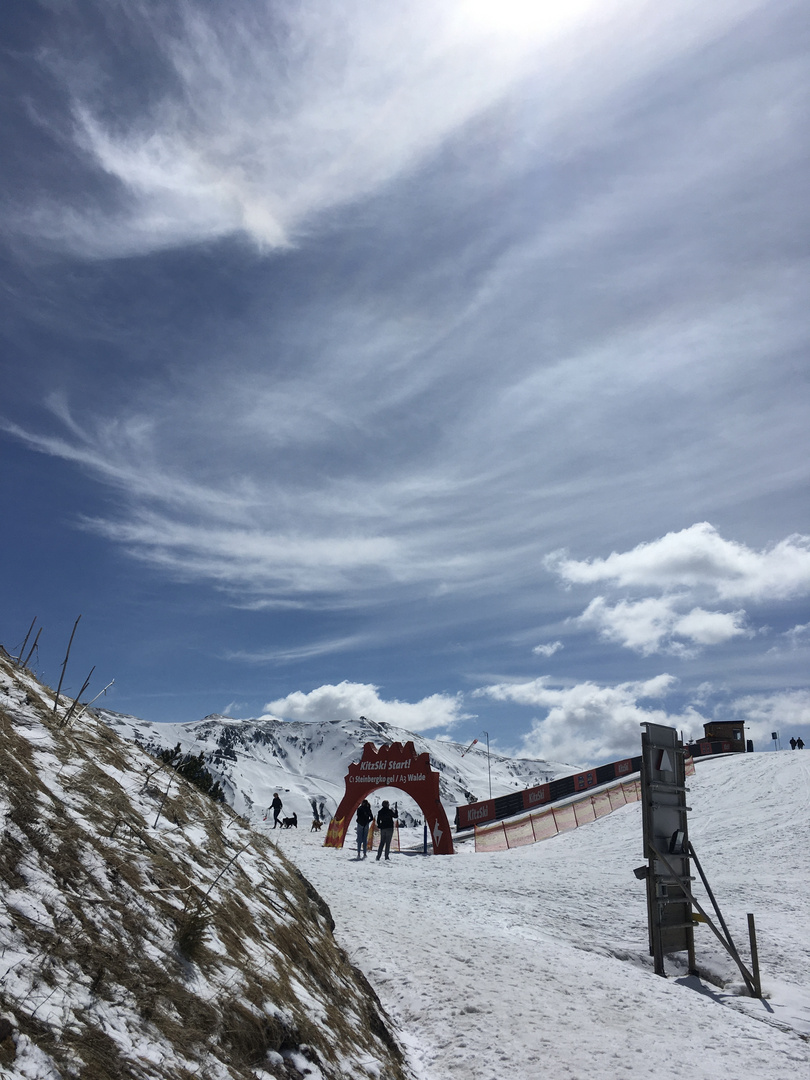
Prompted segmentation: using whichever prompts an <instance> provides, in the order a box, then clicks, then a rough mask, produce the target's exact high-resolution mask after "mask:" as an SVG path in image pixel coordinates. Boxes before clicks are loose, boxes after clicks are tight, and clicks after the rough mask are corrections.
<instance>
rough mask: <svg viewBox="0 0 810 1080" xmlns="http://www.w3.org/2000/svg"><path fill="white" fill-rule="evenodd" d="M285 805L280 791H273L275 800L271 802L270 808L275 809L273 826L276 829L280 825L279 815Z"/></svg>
mask: <svg viewBox="0 0 810 1080" xmlns="http://www.w3.org/2000/svg"><path fill="white" fill-rule="evenodd" d="M283 805H284V804H283V803H282V801H281V799H280V798H279V797H278V792H277V791H274V792H273V801H272V802H271V803H270V809H271V810H272V811H273V828H274V829H275V827H276V826H277V825H278V819H279V815H280V814H281V807H282V806H283Z"/></svg>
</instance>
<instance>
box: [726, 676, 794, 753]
mask: <svg viewBox="0 0 810 1080" xmlns="http://www.w3.org/2000/svg"><path fill="white" fill-rule="evenodd" d="M731 711H732V714H733V715H735V716H737V717H739V718H741V719H743V720H744V721H745V728H746V731H745V734H746V738H749V739H753V740H754V742H755V745H756V747H757V749H759V750H762V749H766V748H767V746H768V743H769V742H770V739H771V733H772V732H774V731H776V732H778V733H779V735H780V737H781V739H782V742H783V743H784V742H786V741H787V740H788V739H789V738H790V737H791V735H797V734H799V731H798V729H799V728H805V729H808V728H810V690H803V689H799V690H782V691H777V692H775V693H771V694H748V695H746V696H744V697H740V698H737V699H736V700H735V701H733V702H732V704H731ZM805 741H807V742H810V740H808V739H805Z"/></svg>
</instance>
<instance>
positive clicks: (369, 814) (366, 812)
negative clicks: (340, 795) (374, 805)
mask: <svg viewBox="0 0 810 1080" xmlns="http://www.w3.org/2000/svg"><path fill="white" fill-rule="evenodd" d="M373 820H374V811H373V810H372V809H371V807H370V806H369V805H368V803H367V802H362V803H360V808H359V809H358V811H357V824H358V825H370V824H371V822H372V821H373Z"/></svg>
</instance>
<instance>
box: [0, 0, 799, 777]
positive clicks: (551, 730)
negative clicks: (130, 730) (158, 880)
mask: <svg viewBox="0 0 810 1080" xmlns="http://www.w3.org/2000/svg"><path fill="white" fill-rule="evenodd" d="M0 20H2V24H3V25H2V34H0V40H2V42H3V45H2V79H3V85H2V89H3V93H2V95H0V100H2V104H1V105H0V109H2V120H3V127H4V132H5V135H4V154H3V158H2V161H1V162H0V214H2V225H3V230H2V232H3V243H2V247H0V274H1V275H2V277H1V278H0V280H1V281H2V289H0V303H1V304H2V335H3V348H2V365H3V366H2V396H0V453H2V466H3V467H2V470H0V498H2V505H3V507H4V528H3V529H2V531H1V538H0V545H2V547H1V548H0V550H2V554H3V565H4V567H5V569H6V575H5V588H4V590H3V601H4V602H3V606H2V618H1V619H0V635H1V636H0V640H2V641H3V644H4V645H5V646H6V648H7V649H9V650H10V651H12V652H13V651H14V650H15V648H18V647H19V645H20V644H21V642H22V639H23V637H24V636H25V633H26V631H27V629H28V626H29V625H30V623H31V620H32V619H33V618H34V616H36V617H37V620H38V623H37V625H38V626H39V625H41V626H42V635H41V638H40V643H39V646H38V653H37V654H36V655H35V658H34V661H35V663H36V665H38V670H39V671H40V672H41V673H42V675H43V676H44V677H45V678H46V679H47V680H48V681H49V682H50V683H51V684H52V685H55V684H56V682H57V681H58V677H59V669H60V665H61V662H62V659H63V657H64V652H65V647H66V644H67V639H68V637H69V634H70V630H71V627H72V625H73V622H74V620H75V618H76V616H77V615H79V614H81V615H82V621H81V623H80V626H79V629H78V630H77V634H76V639H75V642H74V646H73V651H72V653H71V664H70V668H69V670H68V677H67V683H69V684H70V686H69V689H72V690H73V691H74V692H76V691H78V688H79V686H80V685H81V683H82V681H83V679H84V676H85V675H86V674H87V671H89V669H90V667H92V666H93V665H95V672H94V679H93V684H92V686H91V690H90V692H91V693H92V692H93V691H94V690H99V689H100V688H101V687H102V686H104V685H105V684H106V683H107V682H109V680H110V679H115V685H114V687H113V688H112V689H111V691H110V692H109V694H108V696H107V700H106V704H107V705H108V706H109V707H111V708H114V709H117V710H119V711H121V712H129V713H133V714H135V715H138V716H142V717H144V718H146V719H151V720H158V721H169V720H172V721H186V720H194V719H199V718H201V717H202V716H204V715H206V714H208V713H212V712H223V713H228V714H229V715H233V716H236V717H249V716H258V715H262V714H266V713H272V714H274V715H278V716H283V717H285V718H289V719H328V718H332V717H339V716H347V717H348V716H357V715H360V714H362V715H366V716H368V717H370V718H372V719H378V720H389V721H391V722H394V723H401V724H402V725H403V726H406V727H410V728H411V729H413V730H420V731H423V732H425V733H429V734H432V735H446V736H447V737H450V738H454V739H458V740H459V741H464V740H470V739H472V738H474V737H476V736H478V737H480V736H481V732H482V731H488V732H489V735H490V739H491V740H492V743H493V745H494V746H496V747H497V748H500V749H502V750H504V751H510V752H514V753H520V754H524V755H529V756H535V755H537V756H547V757H552V758H556V759H563V760H569V761H572V762H583V763H585V762H596V761H599V760H607V759H608V758H609V757H611V756H621V755H623V754H626V753H633V752H636V750H637V746H638V735H639V724H640V723H641V722H642V721H644V720H645V719H651V720H654V721H656V722H662V723H672V724H675V725H676V726H677V727H679V728H680V729H681V730H683V731H684V733H685V734H698V733H700V732H701V731H702V724H703V723H704V722H705V721H706V720H710V719H725V718H737V719H740V718H742V719H744V720H745V721H746V723H747V724H748V727H749V734H750V735H751V736H752V737H753V738H754V740H755V743H756V745H757V747H758V748H761V749H765V748H767V747H768V746H770V745H771V743H770V733H771V731H772V730H779V731H780V733H781V735H782V739H783V744H784V743H785V742H786V740H787V739H788V738H789V737H790V736H791V735H792V734H796V735H798V734H800V733H801V734H803V737H804V739H805V741H807V742H808V743H810V689H808V681H807V671H808V658H809V657H808V653H809V652H810V611H808V595H810V520H808V519H809V517H810V501H808V498H807V494H808V492H807V480H808V469H809V468H810V465H809V463H810V454H809V453H808V441H810V439H809V437H808V416H809V412H808V364H807V347H808V315H807V312H808V300H809V299H810V297H808V284H807V283H808V276H807V250H808V249H807V237H808V227H807V226H808V201H807V198H806V191H807V176H808V170H807V148H808V140H807V131H808V130H810V123H808V121H809V119H810V118H808V115H807V114H808V88H809V84H810V79H809V78H808V70H810V69H809V68H808V25H807V20H806V14H805V12H804V10H803V5H801V4H799V3H791V2H778V3H777V2H754V0H751V2H744V0H737V2H735V3H734V4H731V3H724V2H720V0H708V2H706V0H704V2H702V3H697V2H691V0H683V2H682V3H680V4H678V5H677V6H676V7H675V8H674V9H667V10H661V8H660V5H656V4H652V3H645V2H640V0H639V2H636V0H624V2H622V0H617V2H614V3H611V4H606V3H604V2H600V3H596V2H590V0H579V2H577V3H569V4H565V5H563V4H556V3H542V2H537V3H525V2H520V0H501V2H500V3H497V4H496V3H485V2H484V0H447V2H446V3H443V4H442V5H436V4H433V3H428V2H426V0H425V2H422V0H416V2H412V3H408V2H404V3H399V4H379V3H372V2H370V0H365V2H345V3H341V2H336V3H334V4H329V5H324V4H322V3H320V2H315V0H301V2H298V3H284V4H273V3H267V2H259V0H250V2H247V0H236V2H234V3H233V4H230V5H229V6H228V12H227V16H226V15H224V14H223V9H222V8H221V6H220V5H217V4H213V3H207V2H202V0H197V2H194V0H191V2H187V3H172V4H160V3H145V2H144V3H138V2H133V0H128V2H127V3H123V2H121V3H118V2H110V0H105V2H104V3H98V4H95V3H92V2H86V3H82V4H78V3H75V4H73V3H67V4H53V3H44V2H43V3H35V2H26V3H22V2H20V0H18V2H11V3H8V4H6V5H4V7H3V12H2V14H1V15H0Z"/></svg>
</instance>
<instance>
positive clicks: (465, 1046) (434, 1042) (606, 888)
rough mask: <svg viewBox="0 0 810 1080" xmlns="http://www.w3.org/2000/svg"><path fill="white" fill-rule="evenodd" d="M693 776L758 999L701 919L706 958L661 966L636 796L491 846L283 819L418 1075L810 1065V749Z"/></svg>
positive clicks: (790, 1077)
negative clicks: (655, 956)
mask: <svg viewBox="0 0 810 1080" xmlns="http://www.w3.org/2000/svg"><path fill="white" fill-rule="evenodd" d="M689 786H690V796H689V804H690V806H691V807H692V813H691V814H690V837H691V839H692V842H693V844H694V846H695V849H696V851H697V853H698V856H699V858H700V860H701V864H702V865H703V868H704V870H705V872H706V874H707V877H708V880H709V883H710V885H711V887H712V889H713V891H714V893H715V896H716V897H717V900H718V902H719V904H720V906H721V909H722V911H723V914H724V916H725V918H726V921H727V923H728V925H729V929H730V930H731V933H732V935H733V937H734V940H735V942H736V943H737V945H738V947H739V948H740V951H741V953H742V954H743V956H744V958H746V959H747V958H748V947H747V920H746V914H747V912H749V911H750V912H753V913H754V915H755V917H756V924H757V931H758V939H759V955H760V967H761V975H762V983H763V990H764V993H765V995H766V1000H764V1001H755V1000H752V999H751V998H748V997H745V996H743V995H744V987H743V985H742V981H741V978H740V975H739V972H738V970H737V968H736V966H735V965H734V963H733V961H732V960H731V958H730V957H729V956H728V955H727V954H726V953H725V952H724V951H723V949H722V947H721V946H720V944H719V943H718V942H717V939H716V938H715V937H714V935H713V934H712V933H711V931H710V930H709V928H708V927H705V926H702V927H698V929H697V930H696V952H697V960H698V965H699V967H700V969H701V973H702V977H701V978H699V979H698V978H695V977H689V976H688V975H687V974H686V972H685V970H684V966H683V960H684V959H685V958H684V957H674V958H670V959H669V960H668V968H667V970H668V974H669V977H668V978H666V979H663V978H661V977H660V976H656V975H655V974H654V973H653V971H652V962H651V957H650V956H649V955H648V950H647V928H646V905H645V898H644V885H643V883H642V882H640V881H638V880H637V879H636V878H635V877H634V876H633V873H632V869H633V867H634V866H637V865H639V863H641V862H642V853H641V810H640V805H639V804H633V805H629V806H627V807H625V808H623V809H622V810H619V811H617V812H615V813H613V814H610V815H609V816H607V817H605V818H602V819H601V820H599V821H596V822H594V823H592V824H590V825H586V826H584V827H582V828H580V829H578V830H576V831H574V832H570V833H565V834H562V835H560V836H558V837H556V838H554V839H552V840H548V841H545V842H543V843H540V844H537V845H534V846H532V847H526V848H519V849H515V850H512V851H508V852H502V853H492V854H477V855H476V854H475V853H474V852H473V851H472V845H471V843H470V844H465V845H461V846H460V848H459V851H458V854H457V855H455V856H445V857H436V856H429V857H424V856H423V855H421V854H405V853H403V854H399V855H396V856H393V855H392V859H391V861H390V862H389V863H385V862H381V863H377V862H375V861H373V859H372V858H369V859H368V860H366V861H362V862H358V861H356V858H355V852H354V850H353V849H352V847H351V841H352V834H353V830H351V829H350V831H349V836H348V838H347V843H346V846H345V847H344V849H343V850H342V851H335V850H333V849H327V848H324V847H323V846H322V841H323V837H322V834H317V833H315V834H313V833H310V832H309V831H308V829H309V823H308V821H307V820H304V821H303V822H301V825H302V828H300V829H299V830H298V831H297V832H296V831H294V830H289V831H285V832H276V833H275V838H276V840H277V842H278V844H279V846H280V847H281V848H283V850H284V851H285V852H286V853H287V854H288V855H289V856H290V857H291V858H292V859H293V860H294V861H295V862H296V863H297V865H298V866H299V867H300V868H301V869H302V870H303V872H304V873H305V874H306V875H307V877H308V878H309V879H310V880H311V881H312V882H313V884H314V885H315V886H316V888H318V890H319V891H320V892H321V893H322V895H323V896H324V898H325V899H326V901H327V903H328V904H329V905H330V907H331V909H332V913H333V915H334V918H335V920H336V923H337V927H336V931H335V933H336V935H337V937H338V940H339V941H340V942H341V943H342V944H343V945H344V947H345V948H346V949H347V951H348V952H349V954H350V956H351V958H352V959H353V960H354V961H355V962H356V963H357V964H358V965H359V966H360V967H361V968H362V969H363V970H364V972H365V973H366V974H367V975H368V977H369V978H370V980H371V982H372V985H373V986H374V987H375V989H376V991H377V993H378V994H379V996H380V998H381V1000H382V1003H383V1005H384V1007H385V1008H386V1010H387V1012H388V1013H389V1014H390V1016H391V1018H392V1020H393V1021H394V1022H395V1024H396V1026H397V1028H398V1030H399V1032H400V1034H401V1036H402V1038H403V1039H404V1040H405V1043H406V1045H407V1049H408V1053H409V1056H410V1061H411V1064H412V1067H413V1070H414V1073H415V1075H416V1076H417V1077H419V1078H420V1080H504V1078H506V1077H509V1078H510V1080H535V1078H537V1077H540V1076H546V1075H548V1076H553V1077H554V1078H555V1080H566V1078H571V1080H585V1078H588V1080H591V1078H597V1080H598V1078H602V1077H604V1078H620V1077H624V1076H627V1077H631V1076H632V1077H634V1078H638V1077H649V1078H653V1080H657V1078H659V1077H660V1078H661V1080H664V1078H670V1077H674V1078H683V1080H717V1078H718V1077H727V1078H729V1080H798V1078H801V1077H805V1076H810V1041H809V1040H810V932H808V920H807V916H808V902H807V896H808V886H810V814H808V811H810V754H807V755H804V754H803V752H799V751H795V752H791V751H783V752H779V753H761V754H747V755H736V756H733V757H727V758H722V759H718V760H707V761H700V762H698V764H697V774H696V775H695V776H694V777H692V778H691V779H690V781H689ZM409 831H410V832H411V833H412V834H413V837H414V840H415V841H418V840H419V839H420V838H421V832H420V831H419V830H404V833H405V834H407V833H408V832H409ZM696 891H697V895H698V896H699V897H704V896H705V893H704V891H703V889H702V886H701V885H700V883H699V882H698V883H696Z"/></svg>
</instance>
